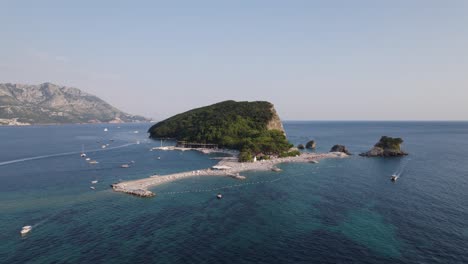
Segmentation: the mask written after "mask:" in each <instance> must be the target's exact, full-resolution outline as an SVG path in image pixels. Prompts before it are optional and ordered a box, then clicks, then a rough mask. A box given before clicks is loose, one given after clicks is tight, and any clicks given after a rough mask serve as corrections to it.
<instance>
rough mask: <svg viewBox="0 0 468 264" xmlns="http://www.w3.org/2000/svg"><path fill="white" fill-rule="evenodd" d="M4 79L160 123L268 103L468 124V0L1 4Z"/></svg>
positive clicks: (286, 112) (342, 114)
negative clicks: (77, 95) (218, 106)
mask: <svg viewBox="0 0 468 264" xmlns="http://www.w3.org/2000/svg"><path fill="white" fill-rule="evenodd" d="M0 10H2V12H1V13H2V15H1V16H0V36H1V41H0V82H11V83H29V84H36V83H43V82H52V83H57V84H61V85H67V86H74V87H77V88H80V89H82V90H84V91H87V92H89V93H92V94H95V95H97V96H99V97H101V98H103V99H105V100H106V101H108V102H109V103H111V104H113V105H114V106H116V107H118V108H120V109H122V110H124V111H127V112H130V113H133V114H142V115H145V116H148V117H152V118H154V119H155V120H160V119H163V118H166V117H169V116H171V115H173V114H176V113H178V112H181V111H185V110H189V109H191V108H193V107H197V106H203V105H207V104H212V103H216V102H218V101H222V100H227V99H234V100H249V101H251V100H267V101H270V102H272V103H274V104H275V105H276V108H277V110H278V112H279V114H280V116H281V117H282V118H283V119H287V120H445V119H450V120H457V119H458V120H468V1H439V0H438V1H430V0H424V1H411V0H405V1H396V0H389V1H373V0H372V1H371V0H370V1H347V0H343V1H286V0H285V1H273V0H267V1H254V0H246V1H234V0H233V1H219V0H216V1H200V0H197V1H117V0H112V1H83V0H80V1H48V0H41V1H21V0H14V1H5V0H3V1H1V0H0Z"/></svg>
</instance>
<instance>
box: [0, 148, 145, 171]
mask: <svg viewBox="0 0 468 264" xmlns="http://www.w3.org/2000/svg"><path fill="white" fill-rule="evenodd" d="M131 145H137V144H136V143H128V144H124V145H120V146H116V147H109V148H105V149H93V150H90V151H88V152H89V153H93V152H99V151H106V150H113V149H119V148H125V147H129V146H131ZM80 153H81V151H73V152H63V153H57V154H50V155H41V156H35V157H29V158H23V159H16V160H9V161H2V162H0V166H5V165H9V164H13V163H18V162H25V161H31V160H38V159H47V158H55V157H62V156H68V155H76V154H80Z"/></svg>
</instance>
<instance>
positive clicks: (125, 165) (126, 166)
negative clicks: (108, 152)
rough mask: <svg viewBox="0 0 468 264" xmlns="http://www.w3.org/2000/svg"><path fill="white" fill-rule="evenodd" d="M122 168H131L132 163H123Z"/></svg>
mask: <svg viewBox="0 0 468 264" xmlns="http://www.w3.org/2000/svg"><path fill="white" fill-rule="evenodd" d="M120 168H124V169H126V168H130V165H128V164H122V165H120Z"/></svg>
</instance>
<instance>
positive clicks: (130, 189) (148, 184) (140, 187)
mask: <svg viewBox="0 0 468 264" xmlns="http://www.w3.org/2000/svg"><path fill="white" fill-rule="evenodd" d="M154 149H161V148H154ZM164 150H167V151H171V150H181V151H186V150H197V151H200V152H202V153H204V154H208V153H228V154H232V152H226V151H219V150H212V149H186V148H184V149H182V148H175V147H170V149H169V148H165V149H164ZM345 157H348V155H346V154H344V153H341V152H329V153H302V155H300V156H296V157H286V158H274V159H271V160H262V161H257V162H239V161H238V160H237V157H236V156H234V157H224V158H222V159H221V160H220V161H219V162H218V164H216V165H215V166H213V167H217V166H218V167H222V168H225V169H222V170H215V169H211V168H207V169H202V170H195V171H186V172H179V173H173V174H168V175H163V176H159V175H152V176H150V177H148V178H143V179H138V180H131V181H124V182H120V183H115V184H112V185H111V187H112V189H113V190H114V191H116V192H123V193H127V194H131V195H135V196H140V197H153V196H156V194H155V193H153V192H151V191H149V189H150V188H152V187H156V186H158V185H161V184H164V183H168V182H173V181H177V180H181V179H185V178H189V177H195V176H224V177H232V178H234V179H239V180H242V179H245V177H244V176H241V175H240V173H242V172H245V171H280V170H279V169H277V167H276V165H278V164H282V163H317V162H318V161H319V160H322V159H329V158H345Z"/></svg>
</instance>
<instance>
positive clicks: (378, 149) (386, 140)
mask: <svg viewBox="0 0 468 264" xmlns="http://www.w3.org/2000/svg"><path fill="white" fill-rule="evenodd" d="M402 143H403V139H401V138H392V137H387V136H382V137H381V138H380V140H379V142H377V143H376V144H375V145H374V147H373V148H372V149H371V150H369V151H367V152H364V153H361V154H359V155H360V156H363V157H400V156H406V155H408V153H406V152H404V151H403V150H402V149H401V144H402Z"/></svg>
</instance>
